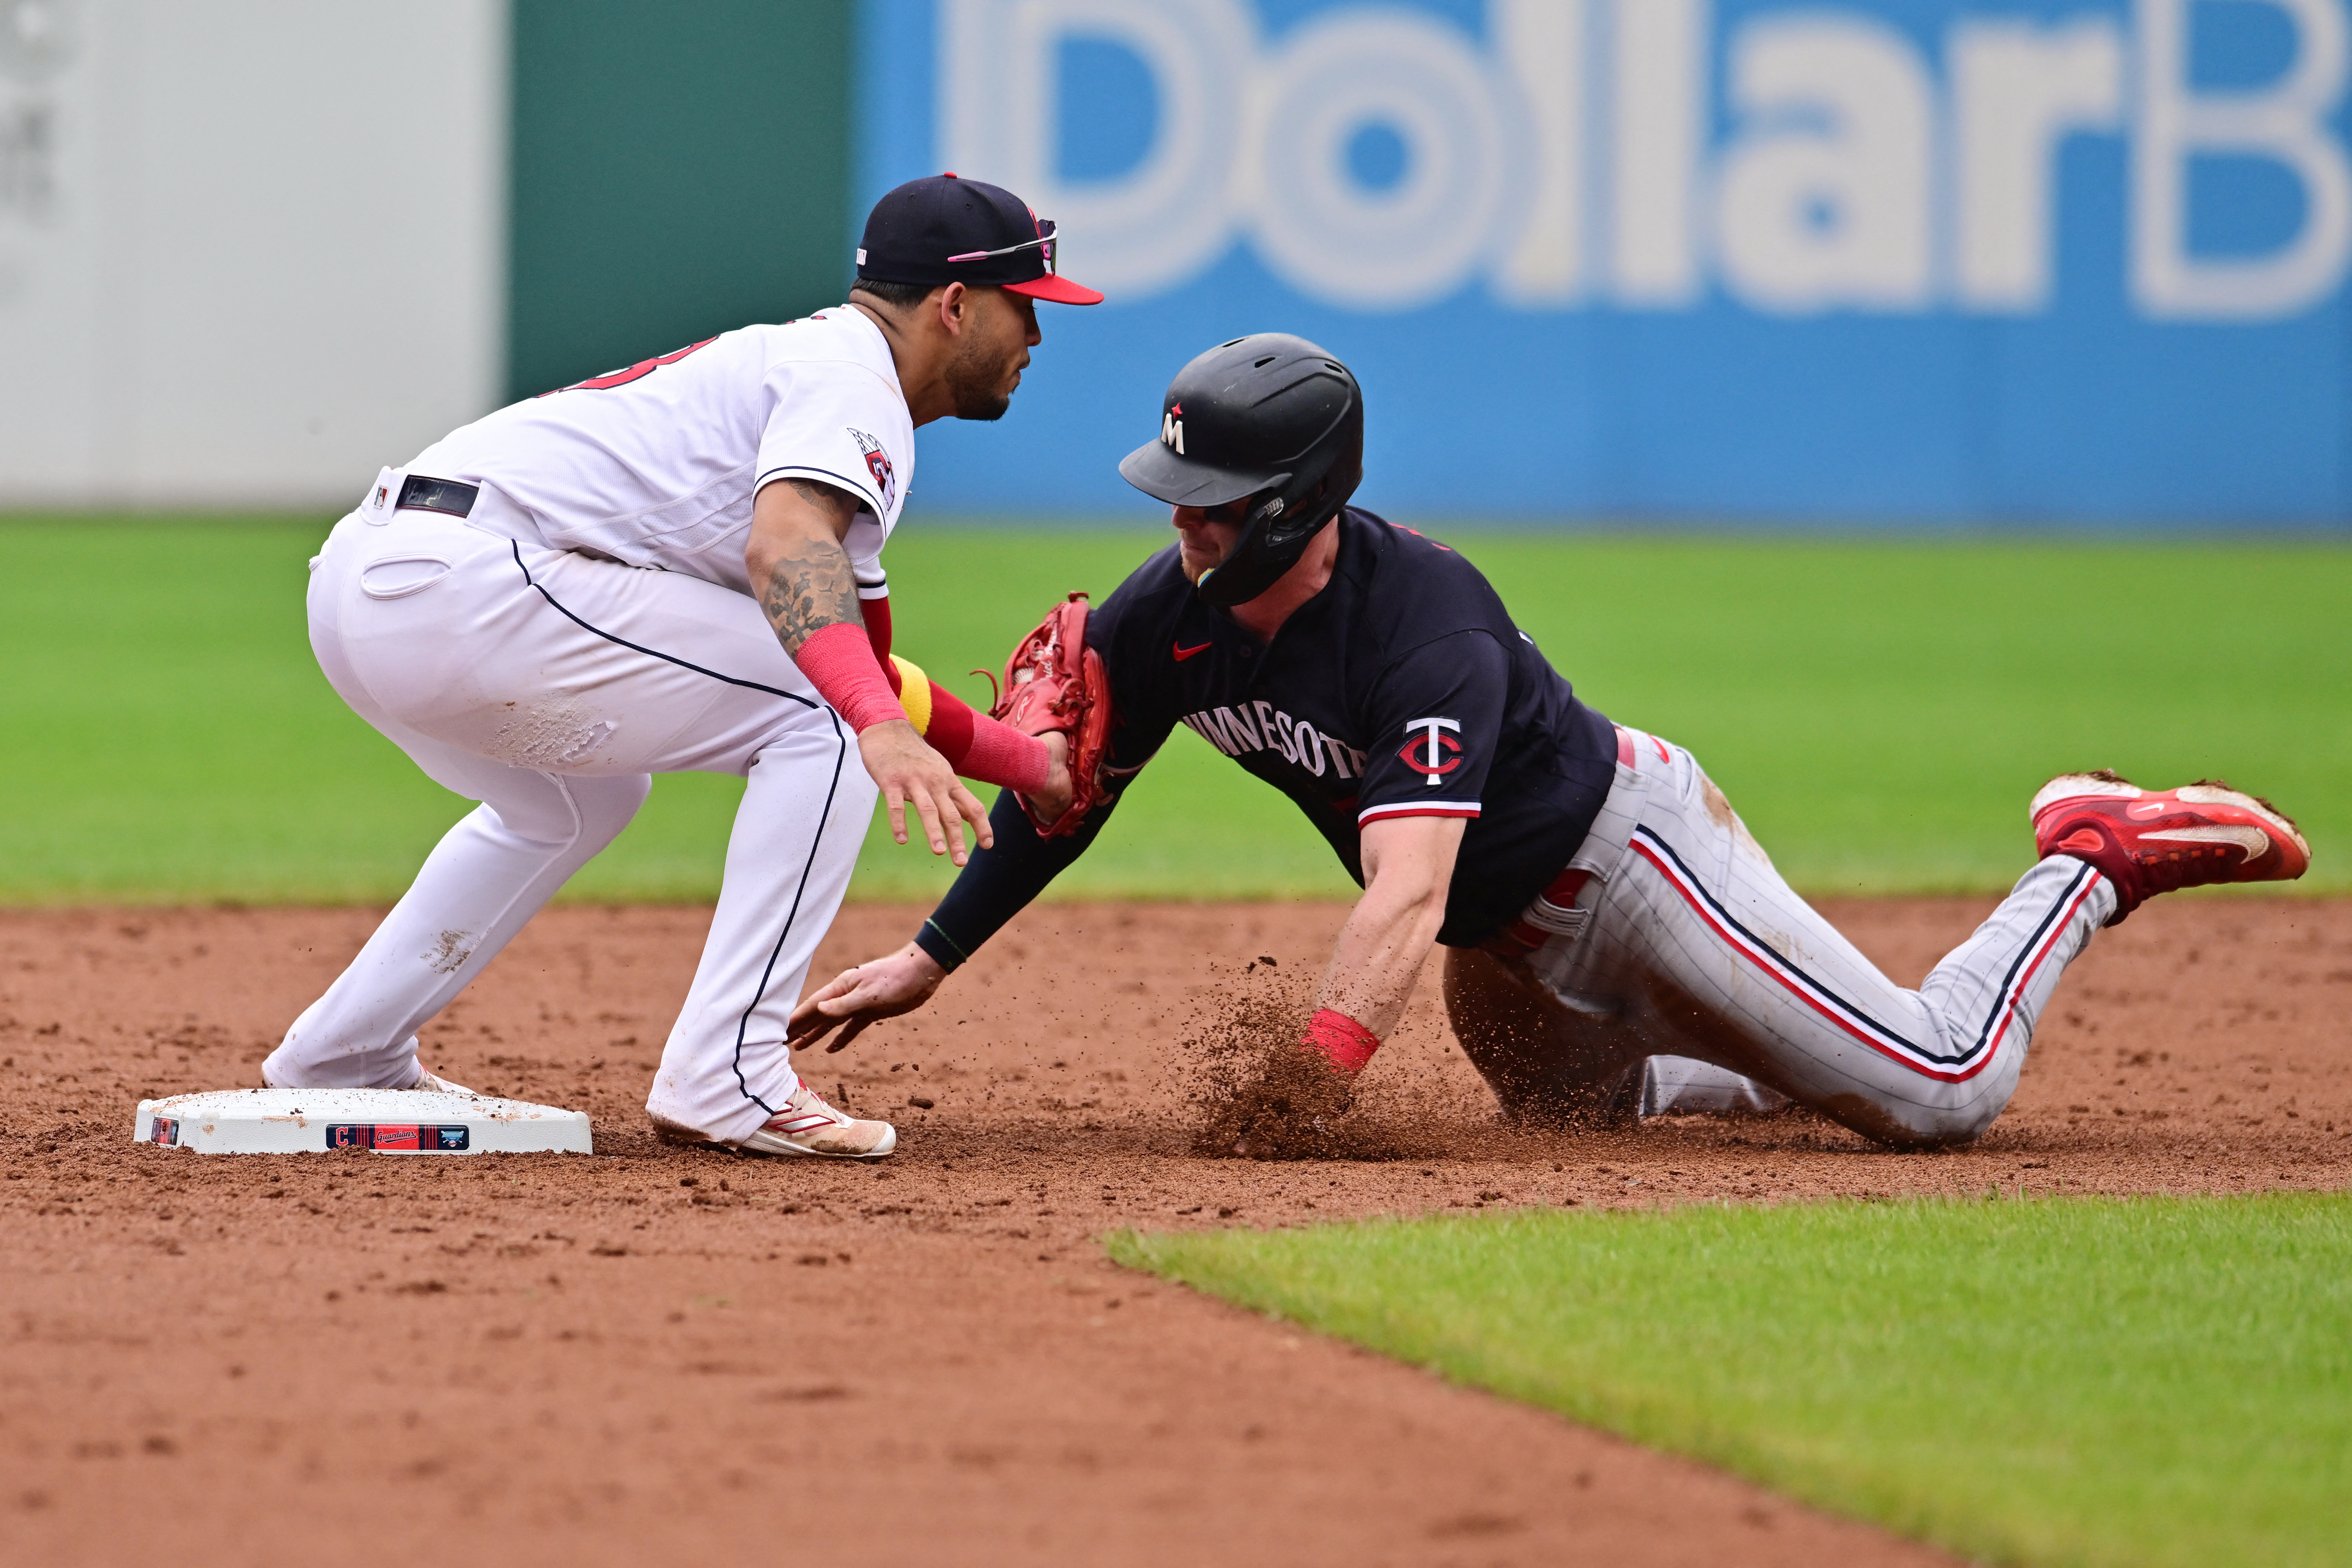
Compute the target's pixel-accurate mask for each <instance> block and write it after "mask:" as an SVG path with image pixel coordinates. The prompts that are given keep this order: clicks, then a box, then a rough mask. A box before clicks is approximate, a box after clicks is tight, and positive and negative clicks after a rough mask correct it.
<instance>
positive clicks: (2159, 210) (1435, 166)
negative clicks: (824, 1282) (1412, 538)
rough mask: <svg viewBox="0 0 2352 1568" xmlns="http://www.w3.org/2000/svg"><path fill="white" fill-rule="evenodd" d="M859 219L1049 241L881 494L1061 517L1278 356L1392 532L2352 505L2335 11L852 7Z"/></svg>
mask: <svg viewBox="0 0 2352 1568" xmlns="http://www.w3.org/2000/svg"><path fill="white" fill-rule="evenodd" d="M859 26H860V37H859V66H858V70H859V84H858V85H859V92H860V105H859V132H860V142H859V146H858V152H857V160H858V180H859V195H860V197H861V198H862V199H861V200H859V201H858V202H857V203H856V204H855V205H856V210H857V211H858V212H859V213H860V214H862V213H863V212H864V210H865V207H866V205H868V204H870V202H871V200H872V198H873V197H875V196H877V195H879V194H880V193H881V192H882V191H884V190H887V188H888V187H889V186H890V185H892V184H896V183H897V182H898V181H899V180H902V179H906V178H908V177H910V176H913V175H915V174H933V173H938V172H940V171H941V170H945V169H952V170H954V171H956V172H957V173H959V174H967V175H971V176H975V177H979V178H984V179H990V180H993V181H996V182H997V183H999V184H1004V185H1006V186H1009V187H1010V188H1012V189H1013V190H1014V191H1016V192H1018V193H1020V194H1021V195H1023V196H1024V197H1026V198H1027V199H1029V200H1030V201H1031V202H1033V203H1034V204H1035V205H1036V207H1037V209H1038V211H1039V212H1040V213H1041V214H1043V215H1044V216H1048V217H1052V218H1055V219H1057V220H1059V221H1060V222H1061V223H1062V224H1063V226H1064V230H1065V233H1066V235H1067V240H1066V245H1065V247H1064V251H1063V268H1064V270H1065V271H1066V272H1068V273H1069V274H1070V275H1071V276H1072V277H1073V278H1076V279H1078V280H1080V281H1082V282H1086V283H1089V284H1092V285H1094V286H1096V287H1097V288H1101V289H1105V290H1106V291H1107V292H1108V294H1109V295H1110V302H1109V303H1108V304H1105V305H1103V306H1101V307H1098V308H1097V309H1094V310H1068V309H1061V308H1048V309H1047V310H1045V311H1043V312H1042V315H1043V319H1044V324H1045V332H1046V341H1045V344H1044V346H1043V348H1042V349H1041V351H1040V352H1039V354H1038V357H1037V363H1036V365H1035V367H1034V370H1033V372H1032V374H1031V376H1030V379H1029V384H1027V385H1025V386H1024V388H1023V390H1022V392H1021V395H1019V397H1018V398H1017V399H1016V400H1015V403H1014V408H1013V413H1012V414H1011V415H1010V416H1007V419H1006V420H1005V422H1004V424H1003V425H1002V426H996V427H992V428H986V429H983V428H980V427H974V426H961V427H954V426H933V427H931V428H930V429H929V430H928V431H926V433H925V435H924V437H923V462H922V468H921V471H920V472H919V474H918V476H917V479H916V489H917V491H918V493H919V499H920V501H921V503H922V504H923V505H925V506H928V507H933V508H941V509H954V510H1003V511H1021V512H1035V511H1038V510H1050V511H1081V510H1084V511H1101V510H1106V509H1112V508H1117V509H1122V510H1123V509H1125V508H1127V507H1128V506H1129V505H1132V504H1134V503H1135V501H1136V500H1139V498H1134V497H1133V496H1132V494H1131V492H1129V491H1127V490H1126V489H1125V487H1124V486H1122V485H1121V484H1120V482H1119V480H1118V478H1117V475H1116V473H1115V471H1114V470H1115V468H1116V465H1117V462H1118V458H1119V457H1120V455H1122V454H1123V453H1124V452H1126V451H1127V450H1128V449H1129V447H1133V446H1135V445H1136V444H1137V443H1139V442H1141V441H1143V440H1146V439H1148V438H1150V437H1151V436H1152V435H1153V434H1155V433H1156V431H1157V429H1158V423H1159V401H1158V400H1159V395H1160V389H1161V388H1162V387H1163V386H1164V385H1165V384H1166V382H1167V380H1168V378H1169V376H1170V375H1171V374H1172V373H1173V372H1174V371H1175V369H1176V368H1177V366H1179V365H1180V364H1181V363H1183V362H1184V361H1185V360H1186V359H1188V358H1190V357H1191V356H1192V354H1194V353H1198V352H1199V351H1200V350H1202V349H1203V348H1206V347H1208V346H1209V345H1211V344H1212V343H1214V342H1220V341H1222V340H1223V339H1226V338H1230V337H1234V336H1237V335H1239V334H1240V333H1243V332H1247V331H1266V330H1282V331H1295V332H1299V333H1302V334H1304V335H1306V336H1307V337H1309V338H1312V339H1314V340H1315V341H1316V342H1319V343H1321V344H1322V345H1323V346H1324V347H1325V348H1327V349H1328V350H1330V351H1331V352H1332V353H1336V354H1338V355H1339V356H1340V357H1341V358H1343V359H1345V360H1346V361H1348V363H1349V364H1351V365H1352V366H1354V367H1355V369H1356V370H1357V372H1358V374H1360V376H1361V377H1362V380H1363V382H1364V384H1365V387H1366V391H1367V393H1368V395H1369V398H1370V429H1369V441H1370V450H1369V452H1368V458H1367V468H1368V470H1369V471H1368V474H1367V479H1366V489H1365V491H1364V495H1365V499H1366V500H1368V502H1370V504H1372V505H1375V506H1380V507H1386V508H1389V509H1391V510H1396V511H1400V512H1412V513H1422V514H1428V513H1438V514H1444V515H1449V516H1459V517H1478V516H1498V517H1499V516H1559V515H1565V514H1582V515H1612V516H1636V515H1643V514H1656V515H1679V516H1694V517H1709V516H1715V517H1739V516H1759V517H1789V518H1797V519H1805V518H1832V519H1846V520H1874V519H1887V520H1896V519H1906V518H1916V519H1973V518H2006V519H2034V518H2049V519H2059V520H2066V519H2100V518H2119V519H2150V520H2221V521H2314V520H2324V519H2344V518H2347V517H2352V386H2347V380H2352V317H2347V272H2352V155H2348V154H2347V111H2346V97H2347V79H2352V11H2347V0H2007V3H2002V0H1965V3H1964V0H1845V3H1843V4H1830V5H1820V4H1790V3H1787V0H1421V3H1418V4H1414V3H1397V0H1384V3H1381V4H1363V3H1360V0H865V3H864V9H863V11H862V13H861V17H860V24H859Z"/></svg>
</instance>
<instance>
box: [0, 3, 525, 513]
mask: <svg viewBox="0 0 2352 1568" xmlns="http://www.w3.org/2000/svg"><path fill="white" fill-rule="evenodd" d="M504 9H505V8H504V6H503V5H499V4H495V3H493V0H404V4H402V5H319V4H315V3H310V4H306V3H304V0H204V3H203V4H201V5H196V4H190V3H187V0H0V366H5V368H6V372H7V374H5V376H0V504H20V505H21V504H27V503H31V504H39V503H45V502H63V503H72V504H93V503H96V504H104V503H112V502H121V503H133V504H138V505H142V506H153V507H167V508H172V507H191V506H195V507H203V506H231V505H247V504H264V505H268V504H305V505H307V504H313V503H316V502H318V501H319V500H322V499H324V498H328V497H334V498H343V497H356V496H357V494H358V493H359V491H360V490H362V489H364V488H365V486H366V483H367V480H368V479H370V478H371V477H373V474H374V472H375V469H376V468H377V466H378V465H379V464H381V463H383V462H386V461H394V462H397V461H399V460H401V459H402V458H405V457H406V456H408V455H409V454H411V453H413V452H415V450H416V449H417V448H418V447H422V446H423V445H424V444H425V442H427V441H429V440H431V439H432V438H434V437H436V436H437V435H439V434H440V433H441V432H443V431H445V430H446V429H447V428H448V427H449V426H452V425H455V424H457V423H458V422H459V421H461V420H463V419H467V418H469V417H472V416H474V415H475V414H476V413H478V412H479V411H480V410H481V409H483V408H485V407H487V406H489V405H490V404H491V403H492V401H493V400H494V399H495V396H496V393H497V389H498V386H499V380H500V374H501V371H502V364H501V361H502V359H503V357H504V356H503V354H502V353H501V346H500V345H501V342H502V336H503V327H502V325H501V322H500V320H499V307H500V304H501V294H500V289H499V280H500V279H501V277H502V275H503V272H504V265H503V260H502V250H503V247H504V233H505V201H506V193H505V160H504V157H503V153H502V148H503V144H504V140H505V137H504V130H503V127H504V123H505V120H506V49H505V45H506V28H505V16H504Z"/></svg>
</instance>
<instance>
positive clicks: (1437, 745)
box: [1397, 719, 1462, 789]
mask: <svg viewBox="0 0 2352 1568" xmlns="http://www.w3.org/2000/svg"><path fill="white" fill-rule="evenodd" d="M1461 729H1462V726H1461V725H1459V724H1456V723H1455V722H1454V721H1453V720H1451V719H1415V720H1414V721H1412V723H1410V724H1407V725H1406V726H1405V727H1404V731H1405V733H1406V734H1408V735H1412V736H1413V737H1414V738H1413V739H1412V740H1410V741H1407V742H1405V743H1404V749H1403V750H1402V751H1400V752H1397V760H1398V761H1400V762H1402V763H1404V765H1405V766H1407V767H1409V768H1411V769H1412V771H1413V772H1415V773H1420V774H1423V783H1425V784H1428V785H1429V787H1430V788H1432V789H1435V788H1436V787H1437V785H1438V782H1439V781H1440V780H1442V779H1444V777H1445V775H1446V774H1448V773H1452V772H1453V771H1454V769H1456V768H1458V767H1460V766H1461V765H1462V742H1459V741H1457V740H1455V739H1454V736H1453V735H1449V734H1447V733H1446V732H1445V731H1448V730H1452V731H1454V732H1455V733H1456V734H1458V733H1460V732H1461Z"/></svg>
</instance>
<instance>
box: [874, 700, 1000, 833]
mask: <svg viewBox="0 0 2352 1568" xmlns="http://www.w3.org/2000/svg"><path fill="white" fill-rule="evenodd" d="M857 754H858V755H859V756H860V757H862V758H864V759H865V762H866V772H867V773H871V774H872V775H873V777H874V782H875V783H876V784H879V785H881V786H882V799H883V803H884V804H885V805H887V806H888V807H889V808H890V837H892V838H894V839H896V840H898V842H899V843H901V844H904V843H905V842H907V807H908V806H909V805H912V806H913V807H914V808H915V816H917V817H919V819H921V822H922V826H923V836H924V837H925V838H927V839H929V841H930V846H931V853H932V854H934V855H945V856H947V857H948V858H950V859H951V860H953V861H954V862H955V863H956V864H957V865H959V866H961V865H962V864H963V863H964V860H965V858H966V856H965V853H964V846H963V825H964V824H965V823H967V822H969V823H971V828H972V836H973V837H975V838H977V839H978V840H979V841H980V847H982V848H983V849H985V848H987V847H989V846H990V845H992V844H993V843H995V842H996V834H995V831H994V830H993V829H992V828H991V827H990V826H989V825H988V808H987V807H986V806H984V805H981V804H980V797H979V796H977V795H973V794H972V793H971V791H970V790H968V789H966V788H964V786H963V781H962V780H961V779H959V778H957V777H956V776H955V770H954V769H953V768H951V767H950V766H948V763H947V759H946V758H944V757H942V756H940V754H939V752H935V751H933V750H932V749H931V747H930V745H929V743H928V742H925V741H924V739H923V737H922V736H921V735H920V734H919V733H918V732H917V731H916V730H915V727H914V726H913V725H912V724H910V723H908V722H907V721H905V720H903V719H899V720H893V721H889V722H887V723H883V724H875V725H872V726H870V727H868V728H866V729H865V730H861V731H858V735H857Z"/></svg>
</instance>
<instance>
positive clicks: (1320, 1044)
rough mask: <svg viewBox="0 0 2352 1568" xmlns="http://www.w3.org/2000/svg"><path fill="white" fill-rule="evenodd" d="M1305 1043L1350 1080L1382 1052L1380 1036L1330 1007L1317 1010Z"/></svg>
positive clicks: (1308, 1024) (1308, 1028)
mask: <svg viewBox="0 0 2352 1568" xmlns="http://www.w3.org/2000/svg"><path fill="white" fill-rule="evenodd" d="M1303 1043H1304V1044H1305V1046H1306V1047H1307V1049H1308V1050H1310V1051H1314V1052H1316V1053H1317V1054H1318V1055H1319V1056H1321V1057H1322V1058H1324V1059H1325V1060H1326V1061H1328V1062H1329V1063H1330V1064H1331V1065H1332V1067H1333V1068H1337V1069H1338V1070H1339V1072H1342V1073H1344V1074H1346V1075H1347V1076H1348V1077H1349V1078H1353V1077H1355V1076H1356V1075H1357V1074H1358V1073H1360V1072H1361V1071H1363V1070H1364V1065H1365V1064H1366V1063H1367V1062H1370V1060H1371V1059H1372V1053H1373V1052H1374V1051H1377V1050H1379V1049H1380V1048H1381V1037H1379V1036H1378V1035H1375V1034H1374V1033H1372V1032H1371V1031H1370V1029H1367V1028H1366V1027H1364V1026H1362V1025H1361V1024H1359V1023H1358V1022H1356V1020H1354V1019H1353V1018H1350V1017H1349V1016H1348V1015H1346V1014H1345V1013H1339V1012H1335V1011H1333V1010H1332V1009H1331V1008H1328V1007H1323V1008H1318V1009H1317V1011H1316V1014H1315V1016H1314V1017H1313V1018H1311V1019H1309V1020H1308V1021H1307V1038H1306V1040H1305V1041H1304V1042H1303Z"/></svg>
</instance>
